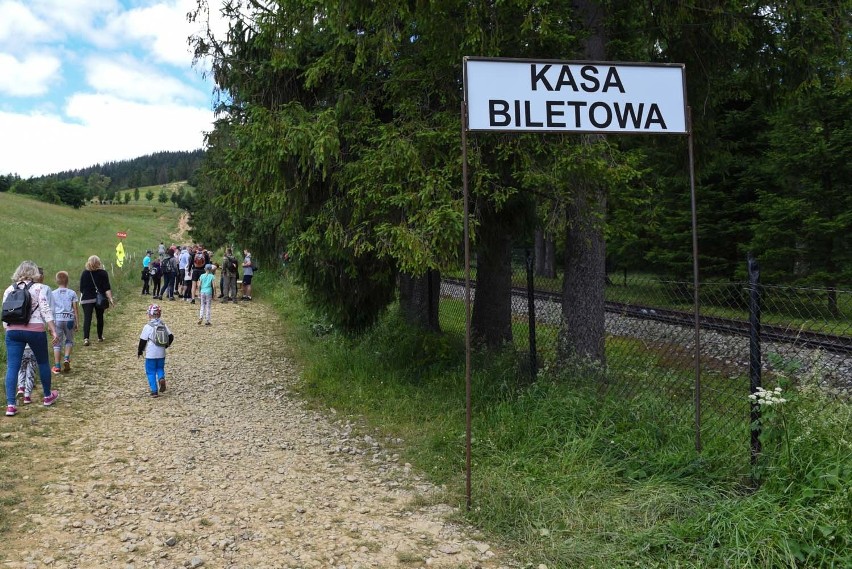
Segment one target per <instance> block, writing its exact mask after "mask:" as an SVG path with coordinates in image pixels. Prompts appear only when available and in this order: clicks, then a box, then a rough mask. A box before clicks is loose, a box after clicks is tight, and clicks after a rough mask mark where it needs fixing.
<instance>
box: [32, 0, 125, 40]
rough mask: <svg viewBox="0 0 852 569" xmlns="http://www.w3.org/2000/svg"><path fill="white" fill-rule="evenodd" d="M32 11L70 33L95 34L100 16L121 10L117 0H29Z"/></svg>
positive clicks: (53, 26) (109, 15)
mask: <svg viewBox="0 0 852 569" xmlns="http://www.w3.org/2000/svg"><path fill="white" fill-rule="evenodd" d="M28 4H29V6H30V8H31V9H32V11H33V12H34V13H35V14H37V15H38V16H40V17H41V18H42V19H44V20H45V21H46V22H48V24H49V25H50V27H51V28H54V29H57V30H59V31H61V32H63V33H66V34H68V35H76V34H81V35H83V36H90V35H92V34H95V33H96V32H95V30H96V28H97V25H98V19H99V18H108V17H111V16H112V15H114V14H116V13H118V12H119V10H120V9H121V6H120V4H119V2H118V1H117V0H28Z"/></svg>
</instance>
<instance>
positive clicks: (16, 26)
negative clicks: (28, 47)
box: [0, 0, 51, 50]
mask: <svg viewBox="0 0 852 569" xmlns="http://www.w3.org/2000/svg"><path fill="white" fill-rule="evenodd" d="M50 32H51V30H50V27H49V26H48V25H47V24H46V23H45V22H44V21H43V20H40V19H39V18H38V17H36V15H35V14H33V12H32V11H31V10H30V9H29V8H28V7H27V6H24V4H23V3H21V2H12V1H9V0H6V1H2V2H0V48H3V49H7V50H10V49H11V48H12V47H14V46H15V45H21V44H29V43H30V42H32V41H34V40H36V39H38V38H44V37H45V36H48V35H50Z"/></svg>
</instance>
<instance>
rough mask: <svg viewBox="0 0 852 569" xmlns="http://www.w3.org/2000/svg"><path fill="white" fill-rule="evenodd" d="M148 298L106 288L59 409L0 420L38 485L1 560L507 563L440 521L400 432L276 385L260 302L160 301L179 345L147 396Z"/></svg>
mask: <svg viewBox="0 0 852 569" xmlns="http://www.w3.org/2000/svg"><path fill="white" fill-rule="evenodd" d="M149 298H150V297H139V296H136V297H132V298H126V299H119V306H118V307H117V308H116V309H115V310H113V311H112V313H111V314H110V315H109V318H108V320H107V329H106V332H105V336H106V341H105V342H104V343H103V344H99V343H95V344H93V345H92V346H89V347H83V346H82V345H81V343H80V344H78V346H77V347H76V353H75V358H74V369H73V370H72V372H71V373H70V374H68V375H63V376H61V377H60V378H58V380H57V382H56V383H57V385H58V388H59V389H60V391H61V399H60V401H59V403H58V404H57V405H56V406H55V407H54V408H50V409H46V408H43V407H42V406H41V405H36V404H33V405H28V406H26V407H23V408H22V412H21V413H20V414H19V415H18V416H17V417H14V418H2V419H5V421H4V422H3V423H2V428H0V434H2V435H1V436H2V438H0V445H2V446H3V447H5V448H6V450H9V449H12V450H13V452H14V449H16V448H17V449H25V452H24V450H21V456H23V457H26V464H22V463H19V464H9V461H7V460H4V461H3V462H4V463H6V464H4V465H3V466H2V468H4V469H8V468H17V469H18V470H19V471H25V472H27V473H28V474H27V475H26V476H27V477H28V478H27V480H26V483H27V484H29V485H30V487H31V488H32V489H33V492H32V493H31V494H30V495H28V496H26V497H25V499H24V501H23V502H22V503H20V504H18V505H17V506H15V509H13V510H12V511H11V512H7V513H9V515H10V516H11V521H10V522H9V525H10V527H11V531H10V533H9V534H8V535H6V536H5V543H4V547H3V548H2V553H0V568H22V569H23V568H26V569H30V568H40V567H50V568H69V569H70V568H80V569H92V568H110V569H113V568H123V569H131V568H132V569H139V568H143V567H145V568H175V567H216V568H231V569H236V568H240V569H249V568H257V569H259V568H319V567H323V568H325V567H329V568H335V569H344V568H345V569H356V568H362V569H363V568H368V567H408V568H416V567H447V568H460V567H464V568H474V567H481V568H483V569H497V568H499V567H508V566H509V564H508V562H507V561H503V562H502V564H501V562H500V561H499V559H500V558H501V555H498V554H496V553H495V551H494V550H493V549H492V548H491V547H489V545H488V544H486V543H483V542H482V541H478V540H476V539H473V538H471V537H469V535H468V534H467V533H466V532H465V531H464V529H463V528H460V527H458V526H456V525H454V524H452V523H449V522H447V521H446V515H447V514H448V513H450V511H451V509H450V508H449V507H448V506H446V505H441V504H440V501H439V498H438V496H439V493H437V492H436V490H435V489H434V488H433V487H431V486H430V485H429V484H427V483H425V482H423V481H422V480H421V479H420V477H419V476H418V474H417V473H416V472H414V471H413V470H412V469H411V468H410V466H408V465H405V464H400V462H399V458H398V455H397V454H396V453H395V450H394V448H395V446H396V447H398V445H399V443H400V441H388V440H385V439H384V438H382V437H380V436H378V435H373V436H372V437H371V436H356V435H355V434H354V431H353V429H352V428H351V426H350V425H348V424H346V423H345V422H341V421H334V420H333V415H331V419H329V418H328V416H326V415H323V414H320V413H317V412H314V411H311V410H308V409H306V408H305V407H304V406H303V405H302V404H301V403H300V402H299V401H298V400H295V399H293V398H292V397H291V396H290V395H289V394H288V392H289V388H290V386H292V385H293V382H294V381H296V371H295V369H294V367H293V365H292V363H291V362H290V361H289V360H288V359H287V358H286V357H285V355H284V353H285V349H284V347H283V346H282V345H281V336H280V334H278V333H276V326H275V325H274V324H270V322H274V321H275V320H274V315H273V314H272V313H271V311H270V309H269V308H268V307H266V306H264V305H263V304H262V303H261V302H258V301H255V302H248V303H241V304H239V305H234V304H225V305H223V304H219V303H214V306H213V325H212V326H199V325H198V324H197V321H198V307H197V305H190V304H188V303H185V302H183V301H176V302H168V301H163V302H162V304H163V306H164V314H163V317H164V320H165V321H166V322H167V323H168V324H169V326H170V327H171V328H172V330H173V332H174V333H175V338H176V339H175V343H174V345H173V346H172V347H171V348H170V349H169V352H168V358H167V361H166V373H167V378H168V389H167V391H166V392H165V393H164V395H163V396H162V397H160V398H158V399H152V398H151V397H150V396H149V395H148V390H147V382H146V380H145V378H144V372H143V360H137V358H136V345H137V342H138V340H137V338H138V333H139V331H140V330H141V327H142V326H143V324H144V323H145V321H146V317H145V312H144V310H145V307H146V306H147V303H148V302H149V300H148V299H149ZM34 395H39V396H40V395H41V394H40V393H36V394H34ZM34 399H35V398H34ZM38 400H39V401H40V397H39V398H38ZM39 437H43V438H39ZM16 445H17V446H16ZM7 456H8V455H7Z"/></svg>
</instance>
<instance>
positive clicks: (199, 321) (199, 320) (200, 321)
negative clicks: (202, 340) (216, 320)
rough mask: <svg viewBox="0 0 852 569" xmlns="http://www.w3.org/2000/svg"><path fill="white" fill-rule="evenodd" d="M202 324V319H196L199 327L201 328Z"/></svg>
mask: <svg viewBox="0 0 852 569" xmlns="http://www.w3.org/2000/svg"><path fill="white" fill-rule="evenodd" d="M202 322H204V319H203V318H199V319H198V325H199V326H201V323H202Z"/></svg>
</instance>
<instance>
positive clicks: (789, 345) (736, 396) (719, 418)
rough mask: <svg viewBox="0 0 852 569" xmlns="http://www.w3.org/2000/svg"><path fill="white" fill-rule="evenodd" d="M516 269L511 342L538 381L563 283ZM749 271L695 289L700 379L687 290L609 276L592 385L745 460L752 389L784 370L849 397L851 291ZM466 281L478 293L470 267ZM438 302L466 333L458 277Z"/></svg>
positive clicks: (516, 260) (550, 348) (553, 346)
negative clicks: (772, 280)
mask: <svg viewBox="0 0 852 569" xmlns="http://www.w3.org/2000/svg"><path fill="white" fill-rule="evenodd" d="M512 265H513V276H512V285H513V289H512V313H513V326H512V333H513V343H514V346H515V348H516V350H517V351H518V352H519V353H521V354H523V355H526V354H528V356H526V357H528V360H529V362H530V364H531V365H530V368H531V374H534V373H535V369H536V367H537V366H547V365H552V362H554V361H555V358H556V352H557V341H558V333H559V322H560V317H561V312H562V308H561V294H560V289H561V280H560V279H559V278H557V277H556V276H554V277H552V278H547V277H542V276H540V275H536V274H535V267H534V263H533V262H531V260H530V259H529V258H527V259H525V258H524V254H523V252H520V253H518V252H516V253H515V254H514V257H513V264H512ZM750 268H751V269H752V270H751V272H750V275H751V278H750V279H749V281H747V282H702V283H700V285H699V295H698V297H699V323H700V328H699V329H700V334H699V350H698V352H699V354H700V356H699V358H700V359H699V361H700V383H698V384H696V365H695V354H696V350H695V340H696V333H695V329H696V326H695V308H694V307H695V304H694V286H693V283H692V282H683V281H675V280H666V279H662V278H658V277H655V276H653V275H649V274H636V273H619V274H610V275H609V276H608V278H607V283H606V285H605V286H606V317H605V322H606V340H605V342H606V343H605V346H606V372H605V374H604V382H603V383H604V385H603V386H601V385H599V386H597V387H599V388H600V387H604V388H605V389H606V391H607V392H608V393H609V394H610V395H613V396H617V397H627V398H641V397H647V398H648V399H649V401H651V400H653V401H654V402H655V403H656V404H657V405H658V406H659V407H660V413H659V417H660V419H661V421H676V422H679V423H680V424H683V425H691V428H693V429H694V428H696V427H697V428H698V430H697V432H696V440H697V444H698V445H699V446H700V447H703V446H704V445H707V446H719V447H721V448H722V449H724V451H725V452H731V448H730V446H731V444H734V445H736V448H737V449H739V450H740V451H742V452H743V453H747V450H748V448H749V443H748V441H749V439H750V437H751V435H750V433H751V423H752V420H753V416H751V415H750V412H751V411H752V409H751V404H750V402H749V400H748V395H749V394H750V393H751V392H752V391H754V389H755V387H756V386H764V387H773V386H775V385H777V381H778V379H779V377H780V375H781V374H783V375H784V376H785V377H786V378H788V379H789V380H791V381H792V382H793V383H794V384H795V383H796V382H802V381H809V382H816V383H818V384H819V385H820V386H821V387H822V388H823V389H824V390H825V391H826V392H827V393H829V394H831V395H832V396H834V397H835V398H836V399H837V400H840V401H848V400H852V290H844V289H839V288H837V289H825V288H813V287H812V288H807V287H790V286H774V285H764V284H761V283H760V281H759V273H758V271H757V265H756V263H755V264H754V265H753V266H751V265H750ZM459 274H460V273H459ZM471 278H472V282H471V287H472V288H473V289H474V290H473V291H472V294H475V286H476V282H475V269H473V272H472V277H471ZM530 281H532V282H533V287H532V289H531V288H530V287H529V283H530ZM441 304H442V309H441V314H442V321H441V326H442V328H443V329H445V330H447V329H455V330H459V326H460V327H461V332H462V333H463V332H464V280H463V278H444V279H442V283H441ZM531 307H532V308H533V312H532V313H531V310H530V308H531ZM531 346H533V347H534V350H532V351H531V350H530V347H531ZM697 385H698V388H697V389H696V386H697ZM661 402H662V404H661Z"/></svg>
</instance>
